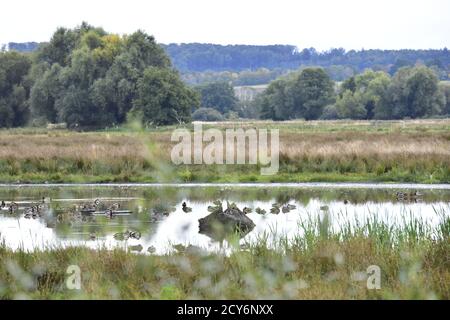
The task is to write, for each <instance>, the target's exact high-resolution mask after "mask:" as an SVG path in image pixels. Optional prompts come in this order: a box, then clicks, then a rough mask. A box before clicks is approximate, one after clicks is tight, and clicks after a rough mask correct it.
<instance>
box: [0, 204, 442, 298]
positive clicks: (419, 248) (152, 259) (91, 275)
mask: <svg viewBox="0 0 450 320" xmlns="http://www.w3.org/2000/svg"><path fill="white" fill-rule="evenodd" d="M436 214H437V215H439V217H440V220H439V222H438V224H437V225H436V226H434V227H431V226H429V225H427V224H426V223H425V222H424V221H423V220H422V219H419V218H414V219H412V218H411V217H408V216H407V215H405V216H404V218H402V219H399V220H398V223H396V224H393V225H389V224H387V223H386V222H383V221H382V220H381V219H379V218H377V215H376V214H373V215H370V216H368V217H367V218H365V219H361V220H360V221H357V223H351V224H350V223H344V224H342V225H340V226H339V228H333V227H332V226H331V224H330V223H329V220H327V218H326V216H327V215H326V214H324V215H323V216H322V217H319V216H313V215H311V216H310V217H309V218H308V219H305V220H304V222H302V223H301V224H300V225H299V229H300V230H301V232H299V234H298V236H296V237H294V238H292V239H291V238H290V239H288V238H287V237H275V236H274V233H276V232H277V230H276V228H274V229H272V230H270V232H266V233H263V234H261V235H260V236H259V238H258V239H256V241H252V242H248V243H243V244H241V245H240V246H239V244H238V242H237V241H230V243H234V244H235V248H234V250H232V252H231V253H230V254H220V253H206V252H204V251H202V250H195V251H192V250H190V251H189V250H186V251H184V252H182V253H181V252H176V251H174V252H173V253H170V254H167V255H162V256H156V255H136V254H131V253H127V252H125V251H123V250H119V249H116V250H107V249H105V248H101V249H99V250H97V251H94V250H90V249H87V248H82V247H72V248H66V249H57V248H54V249H53V250H44V251H35V252H31V253H27V252H24V251H21V250H19V251H15V252H13V251H11V250H9V249H7V248H6V247H5V246H4V245H3V246H1V247H0V297H2V298H8V299H12V298H35V299H79V298H88V299H91V298H100V299H111V298H113V299H264V298H269V299H449V298H450V250H449V249H450V246H449V244H450V242H449V241H450V238H449V232H448V231H449V229H450V218H449V217H448V213H447V212H444V211H437V212H436ZM273 239H277V240H276V242H273ZM69 265H78V266H79V267H80V269H81V271H82V289H81V290H80V291H77V290H68V289H67V288H66V286H65V281H66V279H67V276H68V275H67V274H66V273H65V272H66V268H67V267H68V266H69ZM371 265H377V266H379V267H380V269H381V289H379V290H370V289H368V288H367V285H366V282H367V276H368V275H367V268H368V267H369V266H371Z"/></svg>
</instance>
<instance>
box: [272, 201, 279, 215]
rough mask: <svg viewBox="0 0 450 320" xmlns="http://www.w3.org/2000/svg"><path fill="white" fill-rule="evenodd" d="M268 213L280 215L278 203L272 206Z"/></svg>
mask: <svg viewBox="0 0 450 320" xmlns="http://www.w3.org/2000/svg"><path fill="white" fill-rule="evenodd" d="M270 213H273V214H279V213H280V205H279V204H278V203H274V204H272V208H271V209H270Z"/></svg>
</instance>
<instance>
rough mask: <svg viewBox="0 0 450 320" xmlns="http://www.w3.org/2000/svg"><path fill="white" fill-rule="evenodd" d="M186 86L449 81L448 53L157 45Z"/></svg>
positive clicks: (29, 46) (24, 47)
mask: <svg viewBox="0 0 450 320" xmlns="http://www.w3.org/2000/svg"><path fill="white" fill-rule="evenodd" d="M38 46H39V44H38V43H36V42H29V43H9V44H8V47H9V49H10V50H17V51H20V52H30V51H33V50H36V49H37V48H38ZM161 46H162V47H163V48H164V49H165V51H166V52H167V54H168V55H169V57H170V59H171V61H172V63H173V65H174V66H175V68H176V69H178V70H179V71H180V72H181V74H182V78H183V80H185V82H187V83H189V84H193V85H195V84H202V83H208V82H215V81H230V82H232V83H233V84H234V85H254V84H262V83H268V82H270V81H271V80H274V79H275V78H277V77H278V76H280V75H281V74H283V73H286V72H288V71H290V70H298V69H299V68H300V69H301V68H305V67H309V66H318V67H323V68H324V69H325V71H326V72H327V73H328V75H329V76H330V77H331V78H332V79H333V80H335V81H343V80H345V79H348V78H350V77H352V76H354V75H356V74H359V73H361V72H363V71H364V70H365V69H369V68H370V69H372V70H374V71H385V72H387V73H389V74H390V75H393V74H394V73H395V72H396V71H397V70H398V69H399V68H401V67H405V66H414V65H416V64H421V65H426V66H427V67H430V68H431V69H433V70H434V71H435V73H436V74H437V76H438V78H439V79H440V80H449V79H450V53H449V51H448V49H447V48H444V49H439V50H409V49H404V50H359V51H355V50H350V51H346V50H344V49H343V48H339V49H330V50H328V51H323V52H319V51H317V50H316V49H314V48H309V49H307V48H306V49H301V50H300V49H298V48H297V47H295V46H292V45H268V46H253V45H226V46H222V45H216V44H201V43H188V44H169V45H165V44H161Z"/></svg>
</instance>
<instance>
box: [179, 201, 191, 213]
mask: <svg viewBox="0 0 450 320" xmlns="http://www.w3.org/2000/svg"><path fill="white" fill-rule="evenodd" d="M181 206H182V208H181V209H182V210H183V211H184V212H191V211H192V208H190V207H188V206H187V204H186V202H183V204H182V205H181Z"/></svg>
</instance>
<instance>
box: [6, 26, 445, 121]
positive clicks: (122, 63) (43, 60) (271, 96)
mask: <svg viewBox="0 0 450 320" xmlns="http://www.w3.org/2000/svg"><path fill="white" fill-rule="evenodd" d="M192 47H193V48H194V49H195V50H197V49H198V46H197V45H193V46H192ZM200 47H202V46H200ZM235 47H236V48H239V47H241V46H235ZM244 47H249V48H247V51H244V52H242V55H246V54H247V53H248V50H250V51H251V50H253V49H252V48H253V47H254V46H244ZM175 48H178V47H175ZM233 48H234V47H233ZM236 48H235V49H236ZM266 49H267V50H268V51H267V52H272V53H273V52H278V53H279V54H280V55H282V56H284V57H287V56H288V53H287V52H288V51H289V50H288V51H286V50H285V49H286V48H285V46H269V47H267V48H266ZM289 49H290V50H294V49H293V48H289ZM166 50H168V51H170V50H169V49H167V48H166ZM310 51H311V50H310ZM310 51H308V52H309V53H308V54H307V53H306V52H305V51H304V50H303V51H302V53H301V54H302V55H306V56H309V58H308V59H311V60H312V61H315V60H314V59H315V58H314V57H315V55H318V54H317V53H314V51H313V53H311V52H310ZM428 51H429V52H434V53H435V54H436V55H438V56H439V57H441V56H440V55H442V54H443V53H444V51H445V50H441V51H442V52H441V51H439V50H435V51H436V52H435V51H433V50H428ZM428 51H426V50H425V51H423V50H422V51H421V50H418V51H414V50H411V52H410V51H408V50H407V51H406V52H407V53H408V54H411V55H412V56H414V52H416V53H417V52H419V53H420V54H425V53H426V52H428ZM246 52H247V53H246ZM267 52H266V53H267ZM339 52H340V53H339ZM339 52H335V53H334V54H333V55H335V56H342V55H346V54H350V53H345V52H343V51H339ZM208 54H209V51H206V52H205V55H206V56H208ZM290 54H292V52H291V53H290ZM296 54H300V53H296ZM445 54H447V55H448V53H445ZM445 54H444V58H445ZM269 56H270V55H269V54H268V53H267V56H266V58H264V59H266V60H270V59H272V58H273V57H272V58H270V59H269V58H268V57H269ZM441 58H442V57H441ZM444 58H443V61H444V60H445V59H444ZM208 59H209V58H208ZM261 59H262V60H264V59H263V58H260V59H256V60H255V65H256V64H258V63H262V62H261V61H262V60H261ZM258 61H259V62H258ZM316 62H317V61H316ZM244 64H245V63H244ZM229 73H230V72H229ZM230 74H231V77H232V78H235V77H234V75H233V73H232V72H231V73H230ZM240 74H241V75H242V76H243V77H247V78H254V77H255V73H252V72H247V71H243V72H241V73H240ZM260 76H261V77H266V79H269V78H271V77H274V76H277V78H276V80H274V81H272V82H270V84H269V85H268V87H267V89H266V90H265V91H264V92H263V93H262V94H260V95H259V96H257V98H256V99H255V100H254V101H252V102H250V103H249V102H247V101H245V102H242V101H238V99H236V97H235V95H234V90H233V84H234V83H233V81H229V80H228V78H226V77H225V78H224V79H222V81H219V82H214V81H212V80H213V79H211V81H207V83H206V84H201V85H196V86H187V85H186V84H185V82H183V81H182V79H183V78H182V77H181V76H180V74H179V73H178V71H177V70H176V69H175V68H174V66H173V65H172V63H171V60H170V58H169V56H168V55H167V53H166V52H165V51H164V49H163V48H162V47H161V46H160V45H159V44H157V43H156V41H155V39H154V38H153V37H152V36H150V35H148V34H146V33H145V32H143V31H136V32H135V33H133V34H130V35H124V36H119V35H116V34H110V33H107V32H106V31H105V30H103V29H102V28H96V27H93V26H91V25H89V24H87V23H82V24H81V25H80V26H78V27H76V28H73V29H66V28H58V29H57V30H56V32H55V33H54V34H53V36H52V38H51V40H50V41H49V42H48V43H44V44H41V45H40V46H39V48H38V49H37V50H34V51H33V52H28V53H20V52H17V51H14V50H9V51H5V50H3V51H0V127H19V126H25V125H34V126H44V125H46V124H47V123H61V122H63V123H66V124H67V126H68V127H70V128H93V129H97V128H105V127H112V126H119V125H121V124H123V123H125V122H127V121H130V120H131V121H140V122H141V123H142V124H143V125H146V126H149V125H168V124H174V123H186V122H189V121H191V119H195V120H206V121H208V120H223V119H237V118H239V117H240V118H253V119H256V118H261V119H273V120H287V119H296V118H304V119H307V120H313V119H402V118H422V117H431V116H443V115H449V114H450V107H449V105H450V85H448V84H445V83H440V82H439V73H438V71H437V70H436V68H434V66H429V65H426V64H424V63H417V64H416V65H414V66H409V65H407V66H402V67H399V68H398V69H397V70H396V71H395V72H394V73H393V74H392V75H391V74H390V73H389V72H386V71H382V70H376V69H375V70H372V69H367V70H365V71H364V72H362V73H360V74H356V75H349V76H348V77H346V80H345V81H343V82H339V83H337V82H335V81H334V80H333V78H332V77H331V76H330V71H329V69H326V68H322V67H304V66H303V67H301V68H300V69H298V70H297V71H295V72H289V73H286V72H283V71H281V69H280V70H278V71H277V72H275V73H273V72H272V71H270V70H268V69H260V70H259V71H258V72H257V73H256V78H258V77H260Z"/></svg>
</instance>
